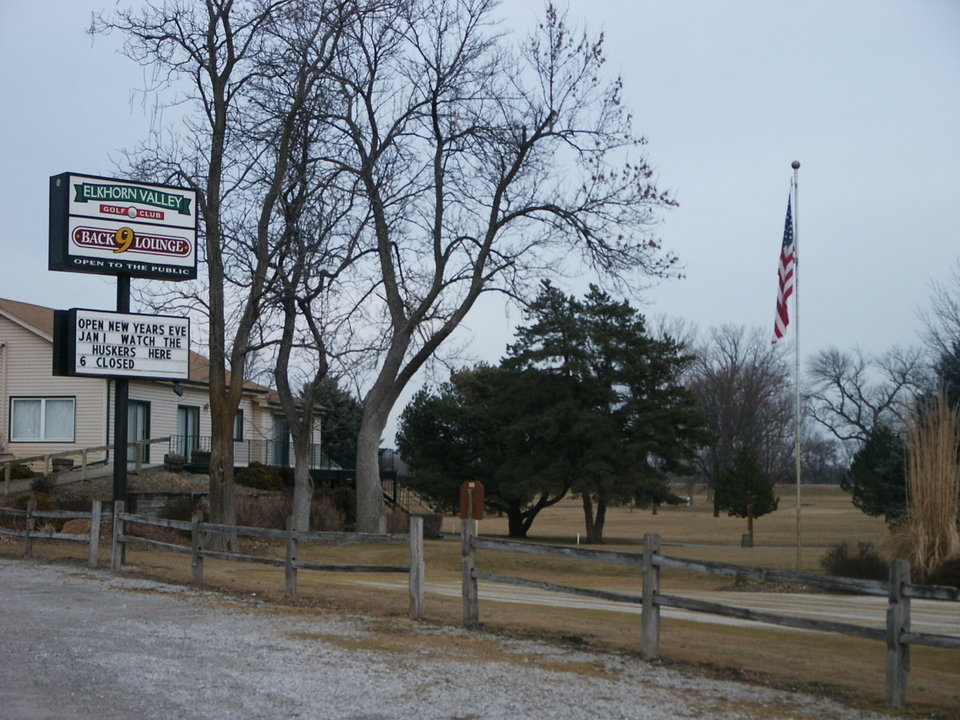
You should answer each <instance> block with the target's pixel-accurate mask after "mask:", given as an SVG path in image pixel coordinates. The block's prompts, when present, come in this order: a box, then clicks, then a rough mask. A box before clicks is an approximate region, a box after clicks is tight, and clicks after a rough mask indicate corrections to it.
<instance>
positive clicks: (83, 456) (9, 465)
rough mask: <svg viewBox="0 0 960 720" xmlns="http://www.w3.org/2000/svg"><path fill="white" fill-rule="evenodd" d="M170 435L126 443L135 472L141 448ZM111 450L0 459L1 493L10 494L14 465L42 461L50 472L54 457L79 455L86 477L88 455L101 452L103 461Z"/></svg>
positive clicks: (45, 471)
mask: <svg viewBox="0 0 960 720" xmlns="http://www.w3.org/2000/svg"><path fill="white" fill-rule="evenodd" d="M169 442H170V436H169V435H165V436H163V437H156V438H150V439H149V440H132V441H130V442H128V443H127V448H135V452H134V461H133V462H134V463H135V465H136V470H137V472H140V469H141V467H142V464H143V452H142V449H143V448H145V447H149V446H150V445H153V444H156V443H169ZM112 451H113V445H112V444H111V445H97V446H96V447H87V448H78V449H76V450H61V451H60V452H54V453H45V454H43V455H31V456H30V457H17V458H7V459H6V460H0V466H2V467H3V494H4V495H9V494H10V473H11V470H12V469H13V466H14V465H28V464H30V463H38V462H42V463H43V474H44V475H49V474H50V464H51V462H52V461H53V460H54V459H56V458H68V457H73V456H75V455H79V456H80V468H79V470H80V479H81V480H86V479H87V467H88V466H89V465H90V464H91V463H88V462H87V461H88V459H89V456H90V455H100V454H101V453H103V455H104V457H103V458H102V459H98V460H97V461H96V462H97V463H103V462H105V461H106V457H107V453H109V452H112Z"/></svg>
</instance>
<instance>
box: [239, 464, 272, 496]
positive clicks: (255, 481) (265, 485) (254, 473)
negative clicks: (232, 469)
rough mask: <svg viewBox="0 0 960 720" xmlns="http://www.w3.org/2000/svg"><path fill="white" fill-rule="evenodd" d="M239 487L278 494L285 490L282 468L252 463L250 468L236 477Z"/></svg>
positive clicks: (246, 468)
mask: <svg viewBox="0 0 960 720" xmlns="http://www.w3.org/2000/svg"><path fill="white" fill-rule="evenodd" d="M234 480H235V481H236V483H237V484H238V485H244V486H246V487H251V488H256V489H257V490H266V491H267V492H278V491H280V490H283V488H284V482H283V475H282V473H281V471H280V468H277V467H272V466H269V465H263V464H261V463H258V462H252V463H250V465H249V466H248V467H245V468H244V469H243V470H241V471H240V472H238V473H237V474H236V475H235V476H234Z"/></svg>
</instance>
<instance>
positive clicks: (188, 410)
mask: <svg viewBox="0 0 960 720" xmlns="http://www.w3.org/2000/svg"><path fill="white" fill-rule="evenodd" d="M199 446H200V408H198V407H195V406H192V405H178V406H177V453H179V454H180V455H183V457H185V458H186V459H187V462H190V459H191V457H192V455H193V451H194V450H196V449H197V448H198V447H199Z"/></svg>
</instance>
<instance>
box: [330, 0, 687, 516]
mask: <svg viewBox="0 0 960 720" xmlns="http://www.w3.org/2000/svg"><path fill="white" fill-rule="evenodd" d="M495 8H496V2H495V1H494V0H405V1H403V2H400V1H398V2H395V3H385V4H384V5H383V6H381V8H380V10H379V12H376V13H368V14H365V15H364V16H363V17H361V18H359V19H358V20H357V21H356V22H354V23H352V24H351V26H350V27H349V28H348V30H347V33H346V34H347V36H348V38H349V42H348V45H349V46H350V48H351V52H349V53H345V54H343V55H342V56H341V57H340V59H339V64H338V65H337V66H336V67H335V68H334V69H333V71H332V72H331V74H330V78H329V79H330V82H331V84H332V86H333V90H332V95H331V97H332V98H335V99H337V100H338V102H339V105H338V107H337V110H336V111H335V112H331V113H330V115H329V117H328V118H327V124H328V127H329V129H330V131H331V134H332V135H333V139H332V140H331V144H330V146H329V151H328V152H327V153H326V154H325V155H324V156H323V157H322V158H318V161H321V162H324V163H327V164H329V165H331V166H335V167H338V168H340V169H342V170H343V171H344V172H345V173H349V174H351V175H353V176H354V177H355V178H356V179H357V181H358V186H359V187H360V190H361V193H362V202H363V203H364V205H365V208H366V209H368V210H369V213H370V215H371V217H372V223H371V229H370V234H369V238H368V239H369V242H370V247H371V248H372V249H373V250H374V254H373V255H371V256H370V260H371V261H372V262H370V263H369V264H367V265H360V266H358V271H359V269H360V268H363V269H364V271H365V272H366V273H367V278H369V279H370V280H371V281H372V283H373V285H372V286H373V287H375V292H373V293H371V294H369V295H367V296H366V297H365V298H364V303H363V311H364V312H365V313H366V316H367V317H368V318H369V319H370V321H371V323H372V324H371V328H376V329H375V335H376V339H377V352H376V353H375V354H371V356H370V357H371V365H372V382H371V384H370V386H369V389H368V390H367V392H366V394H365V396H364V398H363V419H362V423H361V428H360V432H359V436H358V450H357V464H356V470H357V492H358V497H357V501H358V527H359V529H360V530H362V531H368V532H376V531H382V530H383V527H384V521H385V513H384V506H383V497H382V492H381V488H380V481H379V470H378V463H377V450H378V447H379V444H380V440H381V436H382V433H383V429H384V426H385V424H386V422H387V419H388V416H389V414H390V412H391V410H392V408H393V406H394V404H395V402H396V400H397V398H398V396H399V394H400V392H401V391H402V390H403V388H404V387H405V386H406V385H407V383H408V382H409V381H410V379H411V378H412V377H413V376H414V374H415V373H416V372H417V371H418V370H419V369H420V368H421V367H422V366H423V365H424V363H425V362H426V361H427V360H428V359H429V358H430V357H431V355H433V353H435V352H436V350H437V349H438V348H439V347H440V345H441V344H442V343H443V342H444V340H446V339H447V338H448V337H449V336H450V335H451V333H452V332H453V331H454V330H455V329H456V327H457V326H458V325H459V324H460V323H461V321H462V320H463V319H464V318H465V317H466V315H467V313H468V312H469V311H470V309H471V308H472V307H473V306H474V304H475V302H476V300H477V298H478V297H479V296H480V295H481V294H482V293H484V292H490V291H498V292H502V293H507V294H508V295H510V296H512V297H524V296H526V295H527V294H528V293H529V292H530V290H532V289H533V288H534V287H535V285H536V281H538V280H539V279H541V278H542V277H543V275H545V274H548V273H549V274H556V273H558V272H562V271H563V269H564V267H566V268H569V267H570V265H571V264H572V263H573V262H576V263H586V264H588V265H590V266H591V267H592V268H594V269H595V270H597V271H599V272H600V273H603V274H605V275H607V276H612V277H614V278H627V277H631V278H633V279H636V278H638V277H642V276H644V275H648V276H661V275H664V274H667V273H669V271H670V269H671V267H672V266H673V264H674V262H675V258H674V257H673V256H671V255H669V254H666V253H664V252H663V251H662V250H661V247H660V244H659V242H658V241H657V239H656V238H655V237H654V236H653V234H652V233H651V225H652V224H653V223H654V221H655V219H656V218H655V213H656V211H657V210H659V209H662V208H665V207H669V206H671V205H673V204H674V203H673V200H672V199H671V198H670V197H669V196H668V195H667V194H665V193H662V192H660V191H659V190H657V188H656V186H655V184H654V181H653V170H652V169H651V167H650V166H649V165H648V163H647V162H646V160H645V159H644V158H643V157H631V155H630V154H629V152H628V151H630V150H636V149H637V148H638V147H639V146H641V145H642V144H643V143H644V141H643V139H642V138H639V137H637V136H636V135H635V134H634V133H633V132H632V130H631V121H630V116H629V114H628V113H627V111H626V110H625V108H624V106H623V103H622V99H621V84H620V81H619V79H613V80H612V81H610V82H605V81H604V80H603V64H604V55H603V43H602V38H598V39H590V38H589V37H587V35H586V34H585V33H581V32H578V31H574V30H573V29H571V28H570V27H569V26H568V24H567V23H566V21H565V19H564V18H563V17H562V16H561V14H560V13H558V12H557V10H556V9H555V8H554V7H553V6H552V5H548V6H547V9H546V15H545V18H544V20H543V22H542V23H541V24H540V26H539V27H538V28H537V30H536V31H535V32H534V33H533V34H532V35H531V36H530V37H529V38H528V39H527V40H526V41H525V42H524V43H523V44H522V45H521V46H520V47H519V48H515V47H514V46H512V45H511V44H510V43H509V42H508V40H507V39H506V38H505V37H504V36H502V35H501V34H499V32H498V30H497V29H496V28H495V27H494V26H492V25H491V14H492V13H493V11H494V10H495ZM373 323H375V324H373Z"/></svg>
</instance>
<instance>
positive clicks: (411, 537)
mask: <svg viewBox="0 0 960 720" xmlns="http://www.w3.org/2000/svg"><path fill="white" fill-rule="evenodd" d="M130 524H139V525H147V526H152V527H161V528H169V529H172V530H181V531H185V532H189V533H190V540H191V542H190V546H189V547H187V546H185V545H177V544H175V543H168V542H163V541H160V540H153V539H149V538H144V537H138V536H135V535H130V534H128V532H127V526H128V525H130ZM211 534H228V535H240V536H246V537H259V538H265V539H269V540H277V541H280V542H283V543H284V545H285V547H286V554H285V557H284V558H275V557H264V556H259V555H241V554H238V553H228V552H220V551H216V550H209V549H206V548H204V538H206V537H208V536H210V535H211ZM356 542H384V543H408V545H409V548H410V563H409V565H334V564H327V563H316V562H308V561H305V560H300V559H299V557H298V554H299V548H300V545H301V544H303V543H319V544H328V545H331V544H345V543H356ZM130 543H135V544H141V545H147V546H150V547H156V548H161V549H164V550H170V551H172V552H176V553H182V554H185V555H190V565H191V568H192V569H193V582H194V584H195V585H197V586H199V585H202V584H203V561H204V559H205V558H211V559H218V560H229V561H234V562H248V563H261V564H266V565H274V566H277V567H283V568H284V569H285V591H286V594H287V595H288V596H289V597H293V596H295V595H296V592H297V572H298V571H299V570H317V571H325V572H357V573H408V574H409V578H410V579H409V590H410V611H409V614H410V617H412V618H414V619H421V618H423V617H424V599H423V598H424V596H423V592H424V591H423V585H424V559H423V518H422V517H411V518H410V528H409V532H408V533H405V534H394V535H377V534H368V533H344V532H305V531H300V530H295V529H294V528H293V527H292V522H291V520H290V519H288V520H287V529H286V530H271V529H268V528H256V527H244V526H235V525H219V524H215V523H205V522H202V518H201V514H200V512H199V511H198V512H195V513H194V515H193V519H192V520H191V521H189V522H187V521H184V520H166V519H157V518H149V517H147V516H145V515H134V514H131V513H128V512H126V511H125V509H124V504H123V502H122V501H118V502H117V503H115V507H114V515H113V543H112V550H111V563H110V565H111V568H112V570H113V571H114V572H119V571H120V569H121V567H122V566H123V562H124V556H125V550H126V546H127V545H128V544H130Z"/></svg>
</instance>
